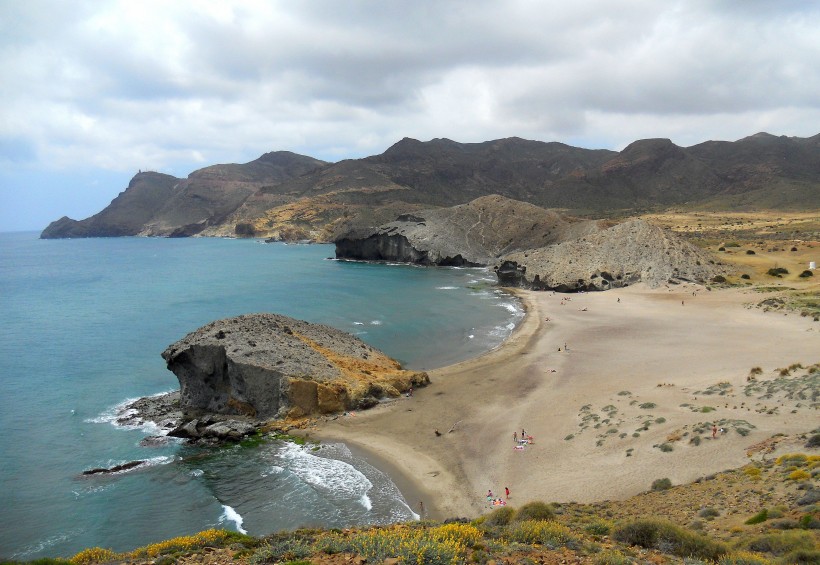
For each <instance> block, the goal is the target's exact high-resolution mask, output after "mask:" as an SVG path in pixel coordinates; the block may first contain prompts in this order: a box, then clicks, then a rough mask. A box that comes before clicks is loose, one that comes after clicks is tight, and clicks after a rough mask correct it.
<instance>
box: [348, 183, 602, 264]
mask: <svg viewBox="0 0 820 565" xmlns="http://www.w3.org/2000/svg"><path fill="white" fill-rule="evenodd" d="M601 229H603V224H602V223H601V222H597V221H593V220H578V219H575V218H570V217H568V216H562V215H560V214H558V213H556V212H554V211H551V210H546V209H544V208H539V207H538V206H535V205H533V204H528V203H526V202H519V201H517V200H511V199H509V198H506V197H504V196H499V195H497V194H494V195H490V196H484V197H481V198H477V199H475V200H473V201H472V202H469V203H467V204H461V205H458V206H452V207H450V208H436V209H431V210H424V211H422V212H419V213H416V214H404V215H401V216H399V217H398V218H397V219H396V220H395V221H393V222H388V223H386V224H383V225H381V226H379V227H377V228H373V229H371V230H369V231H366V232H355V233H349V234H344V235H342V236H341V237H339V239H337V240H336V257H337V258H338V259H355V260H366V261H398V262H402V263H415V264H420V265H439V266H459V267H464V266H466V267H477V266H486V265H489V264H492V263H494V262H495V261H496V260H497V259H498V258H499V257H500V256H502V255H505V254H508V253H511V252H513V251H518V250H525V249H533V248H536V247H542V246H544V245H551V244H555V243H560V242H562V241H566V240H568V239H575V238H578V237H581V236H583V235H585V234H590V233H595V232H597V231H600V230H601Z"/></svg>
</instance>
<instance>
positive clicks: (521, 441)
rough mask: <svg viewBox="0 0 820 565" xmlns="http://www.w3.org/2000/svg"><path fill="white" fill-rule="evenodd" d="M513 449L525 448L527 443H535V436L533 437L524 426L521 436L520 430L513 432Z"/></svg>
mask: <svg viewBox="0 0 820 565" xmlns="http://www.w3.org/2000/svg"><path fill="white" fill-rule="evenodd" d="M513 443H514V444H515V445H514V446H513V449H524V446H525V445H529V444H533V443H535V438H533V437H532V436H531V435H530V434H528V433H527V432H526V430H525V429H524V428H521V437H520V438H519V437H518V432H517V431H515V432H513Z"/></svg>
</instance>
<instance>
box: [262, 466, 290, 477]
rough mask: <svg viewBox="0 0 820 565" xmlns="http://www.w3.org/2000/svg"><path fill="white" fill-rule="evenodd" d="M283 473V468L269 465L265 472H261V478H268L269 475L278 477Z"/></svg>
mask: <svg viewBox="0 0 820 565" xmlns="http://www.w3.org/2000/svg"><path fill="white" fill-rule="evenodd" d="M284 472H285V468H284V467H280V466H279V465H271V466H270V467H269V468H268V470H267V471H263V472H262V476H263V477H270V476H271V475H279V474H281V473H284Z"/></svg>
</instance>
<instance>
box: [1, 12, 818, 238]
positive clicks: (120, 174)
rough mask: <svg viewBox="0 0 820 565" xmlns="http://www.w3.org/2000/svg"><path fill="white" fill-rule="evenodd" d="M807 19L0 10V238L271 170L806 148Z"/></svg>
mask: <svg viewBox="0 0 820 565" xmlns="http://www.w3.org/2000/svg"><path fill="white" fill-rule="evenodd" d="M818 93H820V2H814V1H805V0H799V1H797V0H796V1H791V0H771V1H764V0H689V1H682V0H681V1H677V0H663V1H659V0H619V1H613V0H574V1H560V2H559V1H536V0H530V1H523V0H504V1H489V0H487V1H484V0H469V1H466V0H465V1H448V0H437V1H425V0H407V1H402V2H399V1H395V0H377V1H343V0H311V1H307V0H305V1H298V0H282V1H276V0H268V1H263V0H245V1H228V0H190V1H188V0H164V1H160V0H128V1H117V0H92V1H82V0H0V231H21V230H42V229H43V228H45V226H46V225H48V223H49V222H51V221H53V220H56V219H58V218H60V217H62V216H64V215H66V216H69V217H71V218H74V219H82V218H86V217H88V216H90V215H92V214H94V213H96V212H98V211H100V210H101V209H102V208H104V207H105V206H107V205H108V203H109V202H110V201H111V200H112V199H113V198H114V197H116V196H117V194H118V193H119V192H121V191H122V190H124V189H125V188H126V186H127V185H128V182H129V180H130V179H131V177H133V175H134V174H136V173H137V171H138V170H155V171H160V172H164V173H168V174H172V175H175V176H178V177H186V176H187V175H188V174H189V173H191V172H192V171H194V170H196V169H198V168H201V167H204V166H207V165H211V164H215V163H244V162H248V161H251V160H253V159H255V158H257V157H259V156H260V155H262V154H263V153H266V152H268V151H277V150H287V151H293V152H295V153H300V154H303V155H309V156H311V157H316V158H319V159H324V160H326V161H339V160H342V159H349V158H359V157H364V156H367V155H375V154H379V153H382V152H383V151H385V150H386V149H387V148H388V147H390V146H391V145H392V144H394V143H396V142H397V141H399V140H400V139H402V138H404V137H411V138H415V139H419V140H422V141H427V140H430V139H433V138H449V139H452V140H455V141H459V142H481V141H488V140H492V139H499V138H505V137H512V136H517V137H522V138H525V139H533V140H540V141H560V142H563V143H567V144H570V145H574V146H578V147H586V148H592V149H598V148H603V149H613V150H620V149H622V148H623V147H625V146H626V145H628V144H629V143H631V142H632V141H635V140H637V139H646V138H655V137H663V138H669V139H671V140H672V141H673V142H675V143H677V144H678V145H681V146H691V145H695V144H697V143H701V142H703V141H707V140H726V141H734V140H737V139H741V138H743V137H746V136H748V135H752V134H754V133H757V132H760V131H766V132H768V133H771V134H774V135H787V136H798V137H810V136H813V135H815V134H818V133H820V95H819V94H818Z"/></svg>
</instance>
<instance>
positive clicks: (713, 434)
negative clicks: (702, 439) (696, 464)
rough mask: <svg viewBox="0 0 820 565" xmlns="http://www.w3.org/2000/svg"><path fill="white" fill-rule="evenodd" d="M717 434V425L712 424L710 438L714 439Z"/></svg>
mask: <svg viewBox="0 0 820 565" xmlns="http://www.w3.org/2000/svg"><path fill="white" fill-rule="evenodd" d="M715 436H717V426H712V439H715Z"/></svg>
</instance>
